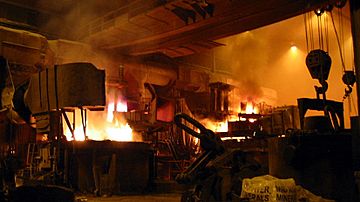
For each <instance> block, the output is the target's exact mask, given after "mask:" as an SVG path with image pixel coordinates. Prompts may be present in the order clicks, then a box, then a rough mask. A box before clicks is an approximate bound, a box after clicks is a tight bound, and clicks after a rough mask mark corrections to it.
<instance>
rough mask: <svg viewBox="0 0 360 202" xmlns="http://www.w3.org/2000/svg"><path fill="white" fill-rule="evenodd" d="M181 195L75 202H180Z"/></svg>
mask: <svg viewBox="0 0 360 202" xmlns="http://www.w3.org/2000/svg"><path fill="white" fill-rule="evenodd" d="M180 199H181V194H151V195H131V196H111V197H94V196H77V197H76V202H118V201H119V202H134V201H135V202H163V201H166V202H180Z"/></svg>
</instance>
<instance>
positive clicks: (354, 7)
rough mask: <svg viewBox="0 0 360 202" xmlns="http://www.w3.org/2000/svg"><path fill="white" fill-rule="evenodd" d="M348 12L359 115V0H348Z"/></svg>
mask: <svg viewBox="0 0 360 202" xmlns="http://www.w3.org/2000/svg"><path fill="white" fill-rule="evenodd" d="M350 14H351V27H352V38H353V45H354V60H355V72H356V92H357V97H358V101H357V108H358V109H357V110H358V116H359V110H360V1H359V0H350ZM359 120H360V119H359Z"/></svg>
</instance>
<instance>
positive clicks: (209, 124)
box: [200, 102, 259, 132]
mask: <svg viewBox="0 0 360 202" xmlns="http://www.w3.org/2000/svg"><path fill="white" fill-rule="evenodd" d="M238 113H246V114H258V113H259V109H258V108H257V107H256V106H255V105H254V103H253V102H247V103H246V108H245V109H243V110H241V104H240V105H239V108H238ZM229 121H239V117H238V116H235V115H232V116H228V117H227V119H226V120H225V121H213V120H210V119H203V120H200V123H201V124H203V125H204V126H205V127H206V128H208V129H210V130H212V131H214V132H228V122H229ZM240 121H249V122H250V123H254V122H255V121H256V119H253V118H250V119H246V118H243V117H240Z"/></svg>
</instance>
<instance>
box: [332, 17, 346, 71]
mask: <svg viewBox="0 0 360 202" xmlns="http://www.w3.org/2000/svg"><path fill="white" fill-rule="evenodd" d="M330 16H331V22H332V25H333V27H334V32H335V36H336V41H337V44H338V47H339V52H340V59H341V65H342V67H343V71H344V72H345V70H346V68H345V62H344V58H343V52H342V50H341V44H340V39H339V35H338V32H337V30H336V26H335V22H334V16H333V14H332V12H330Z"/></svg>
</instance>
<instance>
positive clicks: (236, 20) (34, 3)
mask: <svg viewBox="0 0 360 202" xmlns="http://www.w3.org/2000/svg"><path fill="white" fill-rule="evenodd" d="M330 1H331V0H330ZM328 2H329V0H257V1H253V0H135V1H128V0H122V1H118V0H107V1H106V4H105V3H104V1H102V0H78V1H72V0H61V1H48V0H11V1H10V0H0V11H1V12H0V14H1V15H0V18H6V19H9V20H13V21H16V22H17V23H22V24H21V25H18V26H23V27H25V25H26V26H27V29H32V30H35V31H38V32H40V33H42V34H44V35H45V36H47V37H48V38H65V39H71V40H77V41H83V42H87V43H90V44H92V45H93V46H95V47H97V48H101V49H105V50H108V51H112V52H115V51H116V52H121V53H123V54H129V55H133V56H138V55H148V54H154V53H162V54H165V55H167V56H169V57H180V56H185V55H190V54H193V53H197V52H202V51H204V50H210V49H212V48H214V47H218V46H221V45H222V44H221V43H218V42H215V40H217V39H220V38H223V37H226V36H230V35H234V34H238V33H241V32H244V31H247V30H251V29H255V28H258V27H261V26H265V25H269V24H272V23H274V22H277V21H281V20H284V19H287V18H290V17H293V16H296V15H299V14H301V13H304V12H307V11H309V10H314V9H315V8H317V7H320V6H321V5H324V4H326V3H328ZM9 24H11V23H9ZM13 24H14V23H13Z"/></svg>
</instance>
